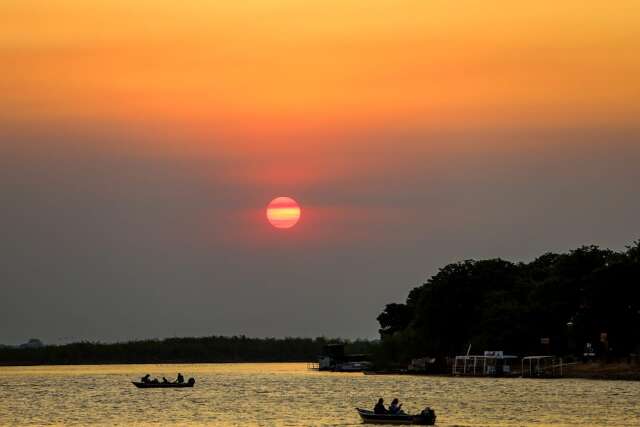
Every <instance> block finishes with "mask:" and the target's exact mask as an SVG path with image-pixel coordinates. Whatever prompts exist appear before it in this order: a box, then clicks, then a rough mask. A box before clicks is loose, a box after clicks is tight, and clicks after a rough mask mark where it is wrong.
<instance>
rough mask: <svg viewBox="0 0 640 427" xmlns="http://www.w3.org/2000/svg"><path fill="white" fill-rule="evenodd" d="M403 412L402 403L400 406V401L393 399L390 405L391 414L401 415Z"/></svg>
mask: <svg viewBox="0 0 640 427" xmlns="http://www.w3.org/2000/svg"><path fill="white" fill-rule="evenodd" d="M401 411H402V403H400V404H398V399H393V401H392V402H391V405H389V413H390V414H399V413H400V412H401Z"/></svg>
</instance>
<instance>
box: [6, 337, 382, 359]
mask: <svg viewBox="0 0 640 427" xmlns="http://www.w3.org/2000/svg"><path fill="white" fill-rule="evenodd" d="M330 342H331V343H335V342H342V343H344V344H345V346H346V349H347V351H349V352H352V353H369V352H371V347H372V346H374V345H375V343H374V342H371V341H367V340H355V341H348V340H334V339H328V338H324V337H319V338H248V337H245V336H233V337H223V336H210V337H199V338H167V339H162V340H143V341H130V342H122V343H112V344H107V343H100V342H79V343H72V344H65V345H46V346H43V347H40V348H17V347H1V348H0V364H2V365H48V364H49V365H54V364H56V365H57V364H62V365H64V364H101V363H206V362H306V361H315V360H317V357H318V355H319V354H321V353H322V349H323V347H324V346H325V345H326V344H328V343H330Z"/></svg>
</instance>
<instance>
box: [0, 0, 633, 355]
mask: <svg viewBox="0 0 640 427" xmlns="http://www.w3.org/2000/svg"><path fill="white" fill-rule="evenodd" d="M1 8H2V13H0V93H1V96H0V266H1V269H0V343H19V342H23V341H25V340H26V339H28V338H30V337H39V338H41V339H43V340H44V341H46V342H49V343H61V342H67V341H72V340H81V339H89V340H104V341H114V340H125V339H132V338H146V337H166V336H173V335H177V336H184V335H189V336H192V335H211V334H225V335H226V334H246V335H251V336H318V335H327V336H343V337H374V336H376V333H377V328H378V325H377V322H376V320H375V318H376V316H377V315H378V313H379V312H380V311H381V310H382V308H383V307H384V305H385V304H386V303H389V302H399V301H403V300H404V299H405V297H406V295H407V293H408V291H409V290H410V289H411V288H412V287H414V286H416V285H418V284H420V283H422V282H423V281H424V280H426V279H427V278H428V277H429V276H430V275H431V274H433V273H435V272H436V271H437V269H438V268H439V267H442V266H444V265H445V264H446V263H449V262H454V261H458V260H462V259H468V258H486V257H503V258H507V259H511V260H530V259H532V258H533V257H535V256H537V255H539V254H541V253H543V252H546V251H565V250H568V249H570V248H574V247H577V246H579V245H582V244H598V245H602V246H606V247H611V248H613V249H622V248H623V247H624V245H626V244H630V243H631V242H632V241H633V240H635V239H638V238H640V221H638V218H640V197H639V195H638V189H639V183H640V124H639V123H638V117H640V78H639V77H638V76H640V56H639V55H638V52H640V3H639V2H637V1H616V2H599V1H585V0H580V1H570V0H566V1H562V2H557V1H539V0H537V1H531V2H524V1H522V2H503V1H499V2H490V1H486V0H485V1H458V2H451V1H424V0H389V1H374V0H353V1H349V0H324V1H293V0H290V1H286V0H283V1H275V0H273V1H268V0H260V1H258V0H254V1H243V2H235V1H228V2H213V1H210V2H208V1H202V2H176V1H168V0H166V1H164V0H153V1H151V0H148V1H144V0H140V1H136V2H131V1H119V0H111V1H106V0H99V1H85V0H60V1H56V2H42V1H36V0H4V1H3V3H2V6H1ZM277 196H290V197H293V198H295V199H296V200H297V201H298V202H299V203H300V205H301V206H302V218H301V220H300V222H299V223H298V224H297V225H296V226H295V227H294V228H292V229H288V230H276V229H275V228H273V227H271V226H270V225H269V223H268V222H267V220H266V217H265V207H266V205H267V204H268V203H269V201H270V200H271V199H273V198H275V197H277Z"/></svg>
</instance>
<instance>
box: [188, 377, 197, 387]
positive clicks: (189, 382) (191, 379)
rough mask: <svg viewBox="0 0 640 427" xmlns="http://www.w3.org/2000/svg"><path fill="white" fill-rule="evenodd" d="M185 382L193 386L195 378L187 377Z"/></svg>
mask: <svg viewBox="0 0 640 427" xmlns="http://www.w3.org/2000/svg"><path fill="white" fill-rule="evenodd" d="M187 383H188V384H191V385H192V386H193V385H194V384H195V383H196V380H195V379H193V378H189V381H187Z"/></svg>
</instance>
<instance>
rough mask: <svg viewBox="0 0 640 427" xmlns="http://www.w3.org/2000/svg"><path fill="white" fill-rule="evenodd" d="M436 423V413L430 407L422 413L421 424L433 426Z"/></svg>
mask: <svg viewBox="0 0 640 427" xmlns="http://www.w3.org/2000/svg"><path fill="white" fill-rule="evenodd" d="M435 423H436V411H434V410H433V409H431V408H429V407H428V406H427V407H426V408H424V409H423V410H422V412H420V424H423V425H426V426H432V425H434V424H435Z"/></svg>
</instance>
